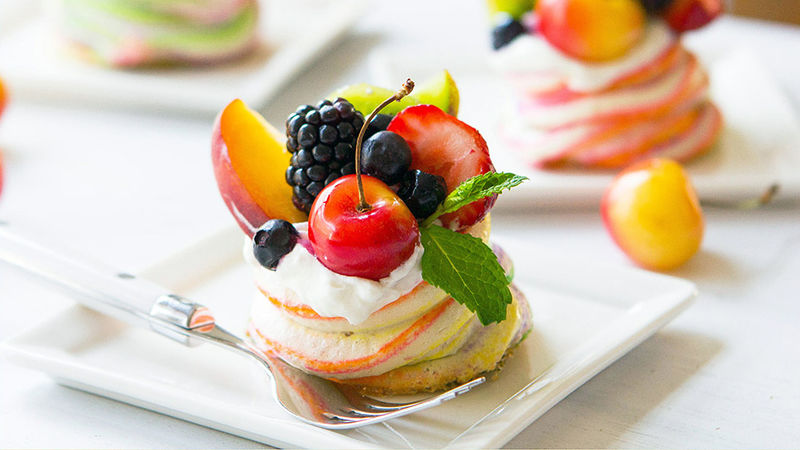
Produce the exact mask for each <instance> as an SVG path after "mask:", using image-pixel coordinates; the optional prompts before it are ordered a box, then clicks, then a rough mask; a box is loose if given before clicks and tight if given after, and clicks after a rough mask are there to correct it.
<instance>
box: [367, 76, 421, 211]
mask: <svg viewBox="0 0 800 450" xmlns="http://www.w3.org/2000/svg"><path fill="white" fill-rule="evenodd" d="M413 90H414V82H413V81H412V80H411V78H408V79H406V81H405V83H403V87H402V88H400V90H399V91H397V92H396V93H395V94H394V95H392V96H391V97H389V98H387V99H386V100H384V101H383V103H381V104H380V105H378V107H377V108H375V110H374V111H372V113H371V114H370V115H369V117H367V120H365V121H364V125H362V126H361V130H360V131H359V132H358V139H356V183H357V184H358V200H359V202H358V206H357V208H358V212H364V211H369V210H370V209H371V208H372V207H371V206H370V205H369V203H367V198H366V196H365V195H364V185H363V184H362V183H361V146H362V144H363V143H364V134H365V133H366V132H367V127H368V126H369V123H370V122H372V119H374V118H375V116H377V115H378V113H379V112H380V111H381V110H382V109H383V108H385V107H386V106H387V105H388V104H390V103H392V102H399V101H400V100H401V99H402V98H403V97H405V96H406V95H408V94H410V93H411V91H413Z"/></svg>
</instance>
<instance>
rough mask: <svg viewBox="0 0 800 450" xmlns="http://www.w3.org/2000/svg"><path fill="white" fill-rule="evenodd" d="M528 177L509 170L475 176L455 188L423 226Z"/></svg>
mask: <svg viewBox="0 0 800 450" xmlns="http://www.w3.org/2000/svg"><path fill="white" fill-rule="evenodd" d="M527 179H528V177H523V176H520V175H515V174H513V173H508V172H489V173H484V174H481V175H477V176H474V177H472V178H470V179H468V180H466V181H464V182H463V183H461V184H460V185H458V187H456V188H455V189H453V191H452V192H450V194H448V195H447V198H445V199H444V202H442V204H441V205H439V207H438V208H437V209H436V211H434V213H433V214H431V215H430V216H429V217H428V218H427V219H425V221H424V222H423V223H422V226H423V227H426V226H428V225H430V224H432V223H433V221H434V220H436V219H438V218H439V217H440V216H442V215H443V214H447V213H451V212H453V211H457V210H458V209H460V208H461V207H463V206H466V205H469V204H470V203H472V202H474V201H476V200H480V199H482V198H484V197H489V196H491V195H495V194H500V193H501V192H503V191H505V190H507V189H511V188H513V187H516V186H519V185H520V184H522V183H523V182H524V181H526V180H527Z"/></svg>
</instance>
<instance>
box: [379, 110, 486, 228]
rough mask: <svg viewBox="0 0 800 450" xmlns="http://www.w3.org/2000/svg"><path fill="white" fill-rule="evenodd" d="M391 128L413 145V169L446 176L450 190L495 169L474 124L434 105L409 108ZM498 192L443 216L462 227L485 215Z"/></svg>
mask: <svg viewBox="0 0 800 450" xmlns="http://www.w3.org/2000/svg"><path fill="white" fill-rule="evenodd" d="M388 131H392V132H395V133H397V134H399V135H400V136H402V137H403V139H405V140H406V142H407V143H408V145H409V147H410V148H411V169H414V170H421V171H423V172H426V173H430V174H433V175H438V176H440V177H442V178H444V180H445V183H446V186H447V188H448V193H449V192H451V191H452V190H453V189H455V188H456V187H457V186H458V185H460V184H461V183H462V182H464V181H466V180H467V179H469V178H472V177H474V176H476V175H480V174H484V173H488V172H494V166H493V165H492V160H491V159H490V158H489V148H488V147H487V145H486V141H485V140H484V139H483V137H481V135H480V133H478V131H477V130H476V129H474V128H472V127H471V126H469V125H467V124H465V123H464V122H462V121H460V120H458V119H456V118H455V117H453V116H451V115H449V114H447V113H445V112H444V111H442V110H441V109H439V108H437V107H436V106H433V105H418V106H412V107H409V108H406V109H405V110H403V111H402V112H400V113H399V114H398V115H397V116H395V118H394V119H392V122H391V123H390V124H389V128H388ZM496 199H497V196H496V195H492V196H489V197H486V198H482V199H480V200H477V201H475V202H473V203H470V204H469V205H466V206H464V207H462V208H460V209H459V210H457V211H455V212H452V213H449V214H445V215H443V216H441V217H440V220H441V221H442V223H443V224H444V226H446V227H448V228H450V229H453V230H456V231H461V230H464V229H466V228H468V227H470V226H472V225H474V224H476V223H477V222H478V221H480V220H481V219H483V217H484V216H485V215H486V213H487V212H488V211H489V209H491V207H492V206H493V205H494V202H495V200H496Z"/></svg>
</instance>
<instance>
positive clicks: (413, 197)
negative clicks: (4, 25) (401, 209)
mask: <svg viewBox="0 0 800 450" xmlns="http://www.w3.org/2000/svg"><path fill="white" fill-rule="evenodd" d="M397 195H398V196H399V197H400V198H401V199H402V200H403V202H405V204H406V206H408V209H409V210H410V211H411V213H412V214H414V217H416V218H417V219H419V220H424V219H426V218H428V216H430V215H431V214H433V213H434V212H435V211H436V208H437V207H438V206H439V205H440V204H441V203H442V202H443V201H444V199H445V197H446V196H447V184H445V181H444V178H442V177H440V176H439V175H433V174H430V173H427V172H423V171H421V170H412V171H410V172H406V174H405V176H404V177H403V182H402V184H401V185H400V189H399V190H398V191H397Z"/></svg>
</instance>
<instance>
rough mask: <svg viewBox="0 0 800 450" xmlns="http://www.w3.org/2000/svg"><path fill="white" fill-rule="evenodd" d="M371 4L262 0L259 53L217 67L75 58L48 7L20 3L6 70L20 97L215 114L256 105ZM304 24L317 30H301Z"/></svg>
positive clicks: (0, 55)
mask: <svg viewBox="0 0 800 450" xmlns="http://www.w3.org/2000/svg"><path fill="white" fill-rule="evenodd" d="M6 1H12V0H3V2H6ZM16 1H20V0H16ZM24 1H26V2H27V1H29V0H24ZM31 3H33V2H31ZM365 7H366V2H365V0H336V1H325V0H291V1H281V0H263V1H262V14H261V16H262V20H261V22H262V28H263V30H262V37H263V45H262V47H261V48H260V49H259V51H257V52H255V53H254V54H253V55H251V56H249V57H247V58H244V59H242V60H238V61H234V62H231V63H228V64H223V65H219V66H209V67H175V68H148V69H136V70H119V69H112V68H106V67H102V66H99V65H94V64H91V63H88V62H85V61H81V60H79V59H76V58H73V57H72V56H73V55H70V54H68V52H65V51H64V49H63V48H62V46H63V44H62V43H61V42H58V40H57V38H56V37H55V36H54V34H53V30H51V29H50V28H49V25H50V24H49V23H48V21H47V19H46V18H45V17H44V15H43V14H35V13H30V12H28V14H25V12H26V11H24V10H21V9H20V12H19V13H18V14H19V16H20V19H19V20H18V22H19V23H17V24H15V26H13V27H11V29H10V30H9V31H4V30H0V73H2V74H3V78H5V79H6V81H8V83H9V85H10V86H11V87H12V89H13V91H14V94H15V95H17V96H20V97H28V98H36V99H45V100H52V99H61V100H67V101H81V102H83V101H90V102H93V103H99V104H104V105H115V106H127V107H137V108H149V109H167V110H180V111H198V112H202V113H211V114H216V113H217V112H218V111H219V110H220V109H222V107H223V106H225V105H226V104H227V103H228V102H229V101H230V100H231V99H234V98H241V99H243V100H244V101H245V102H247V103H248V104H249V105H251V106H252V107H255V108H258V107H261V106H263V105H264V103H265V102H266V101H267V100H268V99H269V98H270V97H271V96H272V95H273V94H275V93H276V92H277V91H278V89H279V88H280V87H281V86H282V85H283V84H284V83H285V82H287V81H289V80H290V78H291V77H292V76H293V75H295V74H296V73H297V72H298V71H299V70H300V69H301V68H302V67H303V66H304V65H306V64H308V63H309V62H310V61H311V60H312V59H313V58H315V57H316V56H318V55H319V54H321V53H322V52H323V51H324V50H325V49H326V48H328V47H329V46H331V45H333V44H334V43H335V42H337V41H338V40H339V39H340V38H341V37H342V36H343V35H344V33H345V32H346V31H347V30H348V29H349V28H350V26H351V25H352V24H353V23H354V22H355V20H356V19H357V18H358V17H360V16H361V13H362V12H363V10H364V9H365ZM8 21H10V20H6V22H8ZM300 27H302V28H304V29H312V30H314V32H313V33H312V32H302V33H298V32H297V30H298V29H299V28H300Z"/></svg>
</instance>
